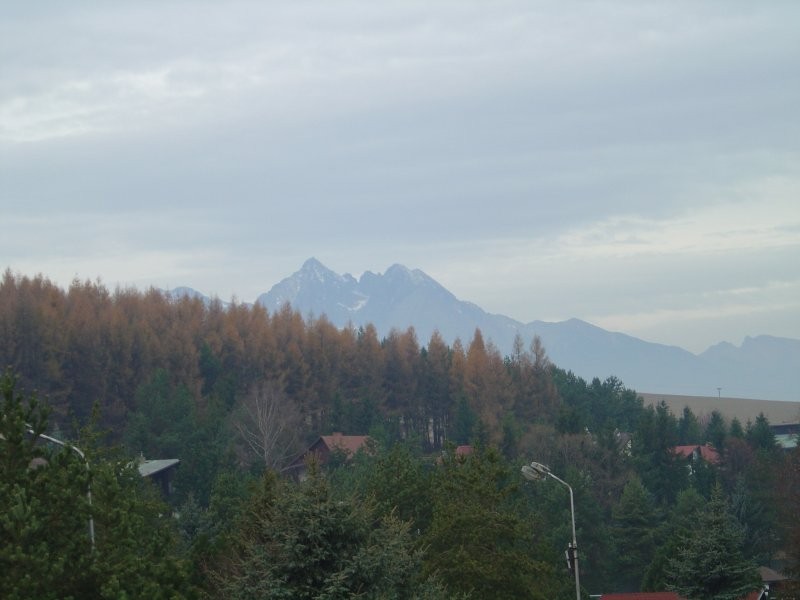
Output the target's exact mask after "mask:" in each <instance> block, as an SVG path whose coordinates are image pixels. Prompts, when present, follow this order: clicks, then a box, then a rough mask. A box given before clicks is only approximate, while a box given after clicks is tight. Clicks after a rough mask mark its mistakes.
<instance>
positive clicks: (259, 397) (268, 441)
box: [233, 381, 300, 470]
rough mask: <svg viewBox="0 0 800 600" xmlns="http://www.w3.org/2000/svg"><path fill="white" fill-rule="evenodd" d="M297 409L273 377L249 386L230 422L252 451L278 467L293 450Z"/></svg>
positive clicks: (295, 438) (291, 454)
mask: <svg viewBox="0 0 800 600" xmlns="http://www.w3.org/2000/svg"><path fill="white" fill-rule="evenodd" d="M299 425H300V413H299V411H298V410H297V406H296V405H295V403H294V402H293V401H292V400H291V398H289V397H288V396H287V394H286V393H285V392H284V391H283V387H282V386H281V385H280V383H278V382H276V381H267V382H263V383H261V384H258V385H255V386H253V388H252V389H251V390H250V392H249V393H248V394H247V395H246V396H245V398H244V400H243V401H242V403H241V406H240V407H239V410H238V411H237V413H236V416H235V417H234V420H233V426H234V429H235V430H236V432H237V433H238V434H239V437H240V438H241V440H242V441H244V442H245V445H246V446H247V448H248V449H249V451H250V452H251V453H252V454H255V456H257V457H258V458H259V459H261V460H263V461H264V464H265V465H266V466H267V467H268V468H270V469H274V470H280V469H281V468H282V467H283V466H285V464H286V462H287V461H288V460H289V459H290V458H292V457H293V456H294V454H295V452H296V451H297V444H298V441H299V435H298V432H299V430H300V427H299Z"/></svg>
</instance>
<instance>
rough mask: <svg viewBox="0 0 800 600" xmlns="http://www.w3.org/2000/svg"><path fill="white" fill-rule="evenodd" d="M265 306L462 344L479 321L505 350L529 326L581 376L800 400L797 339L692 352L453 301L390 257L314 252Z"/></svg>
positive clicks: (651, 387) (644, 387)
mask: <svg viewBox="0 0 800 600" xmlns="http://www.w3.org/2000/svg"><path fill="white" fill-rule="evenodd" d="M256 302H257V303H259V304H261V305H263V306H264V307H266V308H267V309H268V310H269V311H270V312H274V311H276V310H278V309H280V308H281V307H282V306H283V305H284V304H286V303H289V304H290V305H291V306H292V308H294V309H295V310H297V311H299V312H301V313H302V314H303V315H304V316H316V317H318V316H321V315H325V316H326V317H327V318H328V319H329V320H330V321H331V322H332V323H333V324H335V325H336V326H338V327H345V326H348V325H351V326H354V327H359V326H363V325H366V324H367V323H372V324H374V325H375V327H376V328H377V330H378V333H379V335H381V336H385V335H386V334H388V333H389V331H391V329H392V328H395V329H399V330H405V329H407V328H408V327H414V329H415V331H416V333H417V339H418V340H419V343H420V344H421V345H425V344H427V342H428V340H429V339H430V336H431V334H432V333H433V331H434V330H438V331H439V333H441V335H442V337H443V338H444V339H445V341H446V342H448V343H449V344H452V343H453V342H454V341H455V339H456V338H459V339H461V341H462V343H463V344H464V346H465V347H466V346H468V345H469V343H470V341H471V340H472V337H473V335H474V333H475V329H476V328H479V329H480V330H481V333H482V334H483V337H484V339H485V340H487V341H491V342H492V343H493V344H494V345H495V346H497V348H498V349H499V350H500V352H501V353H503V354H505V355H508V354H510V353H511V351H512V348H513V342H514V338H515V336H516V335H517V334H519V335H521V336H522V338H523V340H524V342H525V345H526V347H528V346H529V344H530V342H531V340H532V339H533V336H534V335H538V336H539V337H540V338H541V339H542V342H543V344H544V346H545V349H546V350H547V353H548V355H549V356H550V359H551V360H552V361H553V362H554V363H555V364H556V365H558V366H559V367H562V368H564V369H568V370H571V371H573V372H574V373H575V374H577V375H579V376H581V377H584V378H586V379H592V378H594V377H600V378H601V379H605V378H606V377H608V376H610V375H614V376H616V377H618V378H619V379H621V380H622V381H623V382H624V383H625V385H626V386H628V387H631V388H634V389H636V390H638V391H641V392H652V393H661V394H686V395H700V396H703V395H705V396H713V395H716V394H717V388H722V390H723V391H724V394H725V395H726V396H729V397H740V398H760V399H764V400H793V401H797V400H800V392H798V390H800V385H798V384H799V383H800V340H795V339H788V338H777V337H772V336H758V337H753V338H750V337H748V338H746V339H745V340H744V343H743V344H742V345H741V346H740V347H737V346H734V345H732V344H729V343H721V344H717V345H715V346H712V347H711V348H709V349H708V350H706V351H705V352H703V353H701V354H700V355H695V354H692V353H691V352H689V351H687V350H684V349H682V348H679V347H677V346H666V345H663V344H655V343H651V342H646V341H644V340H641V339H638V338H635V337H633V336H629V335H625V334H622V333H615V332H610V331H606V330H604V329H601V328H600V327H596V326H594V325H592V324H590V323H587V322H585V321H581V320H579V319H569V320H567V321H562V322H558V323H548V322H544V321H533V322H531V323H521V322H519V321H515V320H514V319H511V318H509V317H505V316H503V315H495V314H490V313H487V312H486V311H484V310H482V309H481V308H480V307H478V306H477V305H475V304H473V303H471V302H465V301H463V300H459V299H458V298H456V297H455V296H454V295H453V294H452V293H450V292H449V291H448V290H446V289H445V288H444V287H442V286H441V285H440V284H439V283H437V282H436V281H435V280H433V279H432V278H431V277H429V276H428V275H426V274H425V273H423V272H422V271H420V270H418V269H413V270H411V269H408V268H406V267H404V266H402V265H392V266H391V267H389V268H388V269H387V270H386V272H385V273H384V274H376V273H372V272H369V271H367V272H366V273H364V274H363V275H362V276H361V278H360V279H356V278H355V277H353V276H352V275H349V274H345V275H339V274H337V273H335V272H333V271H331V270H330V269H328V268H327V267H325V266H324V265H323V264H322V263H320V262H319V261H318V260H316V259H314V258H311V259H309V260H307V261H306V262H305V263H304V264H303V266H302V267H301V268H300V270H299V271H297V272H296V273H294V274H292V275H290V276H289V277H287V278H285V279H283V280H282V281H280V282H279V283H277V284H275V285H274V286H273V287H272V289H270V290H269V291H268V292H267V293H265V294H262V295H261V296H259V297H258V299H257V300H256Z"/></svg>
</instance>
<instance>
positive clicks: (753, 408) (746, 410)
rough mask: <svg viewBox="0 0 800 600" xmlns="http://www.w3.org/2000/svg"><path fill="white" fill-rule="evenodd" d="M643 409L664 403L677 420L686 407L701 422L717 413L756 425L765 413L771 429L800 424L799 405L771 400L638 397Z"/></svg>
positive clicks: (661, 396) (653, 395) (645, 394)
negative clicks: (756, 421)
mask: <svg viewBox="0 0 800 600" xmlns="http://www.w3.org/2000/svg"><path fill="white" fill-rule="evenodd" d="M639 395H640V396H641V397H642V399H643V400H644V404H645V406H648V405H655V404H657V403H658V402H661V400H663V401H664V402H666V403H667V406H669V408H670V410H671V411H672V413H673V414H674V415H675V416H676V417H680V416H681V414H682V413H683V407H684V406H688V407H689V408H691V409H692V412H694V414H695V415H697V416H698V417H699V418H700V419H701V420H702V418H703V416H704V415H710V414H711V411H712V410H718V411H719V412H720V413H721V414H722V416H723V417H725V418H726V419H727V420H729V421H730V420H731V419H733V418H734V417H735V418H737V419H739V421H740V422H741V423H742V425H746V424H747V422H748V421H755V419H756V417H757V416H758V413H762V412H763V413H764V416H765V417H767V419H768V420H769V422H770V424H771V425H777V424H778V423H800V402H777V401H774V400H748V399H745V398H725V397H724V396H723V397H722V398H717V397H715V396H673V395H669V394H647V393H640V394H639Z"/></svg>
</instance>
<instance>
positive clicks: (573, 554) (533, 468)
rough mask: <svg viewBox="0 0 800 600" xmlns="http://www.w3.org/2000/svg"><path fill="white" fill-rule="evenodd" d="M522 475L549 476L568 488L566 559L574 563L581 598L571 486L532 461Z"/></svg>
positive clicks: (532, 477)
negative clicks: (569, 526)
mask: <svg viewBox="0 0 800 600" xmlns="http://www.w3.org/2000/svg"><path fill="white" fill-rule="evenodd" d="M522 476H523V477H524V478H525V479H527V480H528V481H540V480H542V479H545V478H547V477H551V478H553V479H555V480H556V481H557V482H559V483H560V484H562V485H565V486H567V489H568V490H569V509H570V512H571V513H572V544H571V545H570V547H569V548H568V549H567V560H568V561H569V563H570V564H571V565H574V569H575V595H576V597H577V600H581V580H580V574H579V572H578V541H577V539H576V538H575V501H574V499H573V496H572V487H571V486H570V485H569V484H568V483H567V482H566V481H564V480H563V479H560V478H559V477H556V476H555V475H553V473H552V472H551V471H550V467H547V466H545V465H543V464H541V463H537V462H532V463H531V464H529V465H523V467H522Z"/></svg>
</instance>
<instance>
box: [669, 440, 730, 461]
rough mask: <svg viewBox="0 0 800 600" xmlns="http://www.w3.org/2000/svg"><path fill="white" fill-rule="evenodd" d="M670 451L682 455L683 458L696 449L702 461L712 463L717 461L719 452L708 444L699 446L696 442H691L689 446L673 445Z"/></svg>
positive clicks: (690, 454)
mask: <svg viewBox="0 0 800 600" xmlns="http://www.w3.org/2000/svg"><path fill="white" fill-rule="evenodd" d="M672 451H673V452H674V453H675V454H678V455H680V456H683V457H684V458H691V457H692V456H693V455H694V453H695V451H697V452H698V453H699V454H700V457H701V458H702V459H703V460H704V461H706V462H709V463H712V464H717V463H718V462H719V452H717V451H716V450H715V449H714V447H713V446H711V445H710V444H706V445H704V446H700V445H698V444H691V445H690V446H675V447H674V448H673V449H672Z"/></svg>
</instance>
